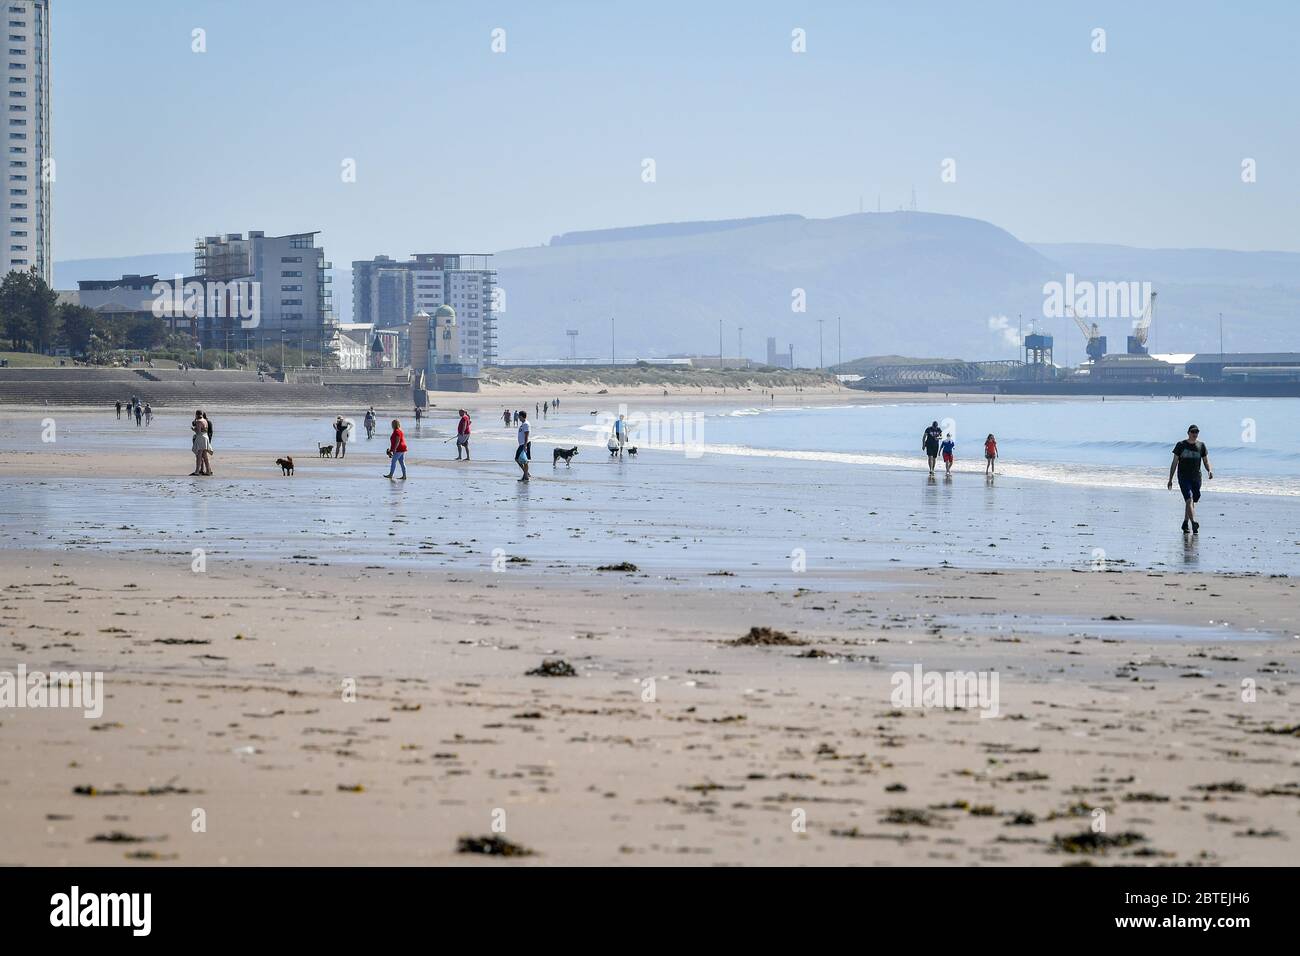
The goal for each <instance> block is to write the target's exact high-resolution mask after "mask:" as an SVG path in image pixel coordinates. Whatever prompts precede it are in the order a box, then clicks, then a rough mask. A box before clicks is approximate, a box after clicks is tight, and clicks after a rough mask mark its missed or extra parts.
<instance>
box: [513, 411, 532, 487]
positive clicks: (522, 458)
mask: <svg viewBox="0 0 1300 956" xmlns="http://www.w3.org/2000/svg"><path fill="white" fill-rule="evenodd" d="M531 432H532V429H531V428H529V426H528V413H527V412H520V413H519V447H518V448H516V449H515V464H516V465H518V466H519V468H520V470H521V471H522V472H523V473H524V474H523V477H521V478H520V479H519V480H520V481H527V480H528V461H529V459H530V458H532V453H533V448H532V442H531V441H530V438H531Z"/></svg>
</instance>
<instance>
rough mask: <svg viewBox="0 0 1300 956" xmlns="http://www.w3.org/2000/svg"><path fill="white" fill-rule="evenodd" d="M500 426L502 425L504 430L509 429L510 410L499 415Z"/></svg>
mask: <svg viewBox="0 0 1300 956" xmlns="http://www.w3.org/2000/svg"><path fill="white" fill-rule="evenodd" d="M501 424H502V425H505V426H506V428H509V427H510V410H509V409H507V410H506V411H504V412H502V413H501Z"/></svg>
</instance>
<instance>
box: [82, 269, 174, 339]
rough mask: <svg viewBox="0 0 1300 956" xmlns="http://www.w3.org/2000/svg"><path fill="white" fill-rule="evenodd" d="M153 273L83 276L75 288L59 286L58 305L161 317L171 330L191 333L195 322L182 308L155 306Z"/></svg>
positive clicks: (127, 316)
mask: <svg viewBox="0 0 1300 956" xmlns="http://www.w3.org/2000/svg"><path fill="white" fill-rule="evenodd" d="M157 282H158V277H157V276H156V275H147V276H142V275H134V274H131V275H124V276H122V278H120V279H82V280H81V281H80V282H78V283H77V288H76V290H73V291H66V290H60V291H59V292H57V293H56V294H57V295H58V300H57V301H58V304H59V305H79V306H82V307H84V308H87V309H93V310H95V311H96V312H98V313H99V314H100V315H101V316H103V317H104V318H106V319H110V320H112V319H120V320H124V321H132V320H138V319H152V318H155V317H157V318H161V319H163V320H164V321H165V322H166V323H167V329H168V331H171V332H187V333H191V334H192V333H193V329H194V323H193V320H192V318H191V317H190V316H187V315H185V314H184V312H183V311H182V312H176V311H173V310H172V309H167V310H166V311H165V312H163V313H162V314H159V310H155V308H154V303H155V302H156V301H157V299H158V296H157V294H156V293H155V291H154V287H155V285H156V284H157Z"/></svg>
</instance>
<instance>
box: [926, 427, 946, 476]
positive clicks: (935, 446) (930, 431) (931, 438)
mask: <svg viewBox="0 0 1300 956" xmlns="http://www.w3.org/2000/svg"><path fill="white" fill-rule="evenodd" d="M942 438H943V429H942V428H940V427H939V423H938V422H931V423H930V427H929V428H927V429H926V430H925V431H924V432H922V433H921V447H922V448H924V449H925V455H926V457H927V458H929V459H930V474H931V475H933V474H934V462H935V459H936V458H938V457H939V441H940V439H942Z"/></svg>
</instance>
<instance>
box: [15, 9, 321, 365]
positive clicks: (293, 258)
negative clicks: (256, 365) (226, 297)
mask: <svg viewBox="0 0 1300 956" xmlns="http://www.w3.org/2000/svg"><path fill="white" fill-rule="evenodd" d="M0 2H4V0H0ZM318 235H320V233H319V232H296V233H291V234H290V235H287V236H268V235H267V234H266V233H264V232H261V231H258V230H250V231H249V233H248V237H247V238H244V236H243V235H242V234H241V233H238V232H232V233H227V234H225V235H223V236H207V237H205V238H203V239H198V240H195V243H194V273H195V275H196V276H198V277H200V278H203V279H207V280H212V281H217V282H233V281H235V280H240V279H242V280H250V281H252V282H254V283H256V285H257V288H258V290H259V300H260V302H259V305H260V315H259V316H258V318H257V321H256V322H254V323H251V324H250V323H248V322H243V323H238V322H235V323H228V324H230V325H232V327H234V328H235V334H236V335H237V336H238V337H239V338H238V341H239V343H240V345H241V347H247V348H255V347H257V346H259V345H262V346H265V345H268V344H278V343H280V342H283V343H284V344H285V345H287V346H294V345H295V344H296V345H297V346H298V347H300V348H302V349H304V350H306V351H317V352H319V351H337V346H338V341H337V339H338V321H337V319H336V318H335V315H334V304H333V301H332V296H331V293H330V290H329V284H330V277H329V276H328V275H326V274H325V271H326V270H327V269H329V268H331V263H329V262H327V261H325V250H324V249H323V248H322V247H320V246H318V245H316V237H317V236H318Z"/></svg>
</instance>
